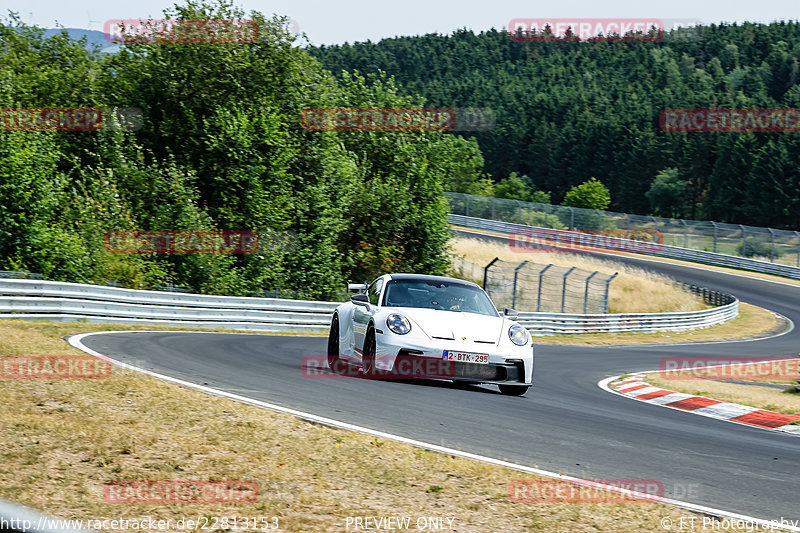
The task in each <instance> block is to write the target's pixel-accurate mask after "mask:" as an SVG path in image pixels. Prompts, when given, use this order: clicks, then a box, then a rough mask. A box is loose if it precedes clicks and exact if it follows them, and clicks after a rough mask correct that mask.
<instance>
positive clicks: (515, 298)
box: [511, 261, 528, 309]
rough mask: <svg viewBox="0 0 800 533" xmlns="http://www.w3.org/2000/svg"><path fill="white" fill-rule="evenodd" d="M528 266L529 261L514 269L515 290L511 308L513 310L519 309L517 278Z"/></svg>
mask: <svg viewBox="0 0 800 533" xmlns="http://www.w3.org/2000/svg"><path fill="white" fill-rule="evenodd" d="M526 264H528V262H527V261H523V262H522V263H520V264H519V266H517V268H515V269H514V289H513V290H512V291H511V308H512V309H516V308H517V276H518V275H519V269H521V268H522V267H524V266H525V265H526Z"/></svg>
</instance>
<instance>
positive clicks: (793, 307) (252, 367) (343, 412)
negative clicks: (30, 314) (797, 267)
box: [83, 258, 800, 520]
mask: <svg viewBox="0 0 800 533" xmlns="http://www.w3.org/2000/svg"><path fill="white" fill-rule="evenodd" d="M620 259H621V260H623V261H625V262H628V263H633V264H639V265H640V266H643V267H646V268H648V269H651V270H655V271H658V272H663V273H666V274H668V275H670V276H672V277H674V278H676V279H678V280H681V281H684V282H687V283H694V284H698V285H703V286H707V287H710V288H714V289H718V290H722V291H725V292H729V293H731V294H734V295H736V296H737V297H738V298H739V299H740V300H741V301H743V302H748V303H752V304H755V305H758V306H762V307H766V308H768V309H770V310H773V311H776V312H778V313H780V314H782V315H784V316H786V317H788V318H789V319H791V320H792V321H794V322H795V323H798V324H800V287H792V286H788V285H781V284H775V283H770V282H767V281H762V280H757V279H753V278H745V277H741V276H733V275H728V274H722V273H718V272H713V271H707V270H701V269H698V268H691V267H685V266H679V265H673V264H669V263H661V262H648V261H643V260H638V259H631V258H620ZM83 343H84V344H85V345H86V346H88V347H89V348H91V349H93V350H96V351H98V352H100V353H102V354H105V355H108V356H110V357H112V358H113V359H117V360H119V361H122V362H127V363H130V364H135V365H138V366H140V367H143V368H146V369H148V370H152V371H154V372H158V373H161V374H166V375H169V376H172V377H175V378H178V379H182V380H185V381H189V382H192V383H197V384H205V385H208V386H210V387H213V388H216V389H221V390H225V391H229V392H233V393H236V394H239V395H243V396H247V397H249V398H253V399H257V400H261V401H266V402H270V403H274V404H278V405H281V406H284V407H289V408H293V409H297V410H301V411H305V412H310V413H314V414H316V415H320V416H324V417H329V418H333V419H336V420H340V421H344V422H348V423H351V424H357V425H360V426H363V427H367V428H370V429H375V430H379V431H384V432H387V433H392V434H396V435H401V436H404V437H407V438H411V439H416V440H419V441H424V442H429V443H433V444H438V445H442V446H447V447H450V448H455V449H458V450H463V451H467V452H471V453H476V454H480V455H485V456H489V457H493V458H497V459H502V460H507V461H511V462H514V463H518V464H521V465H526V466H534V467H537V468H541V469H546V470H551V471H555V472H559V473H563V474H569V475H572V476H576V477H581V478H589V479H626V480H632V479H637V480H655V481H657V482H660V483H662V484H663V486H664V489H665V496H667V497H671V498H674V499H678V500H683V501H688V502H692V503H695V504H700V505H704V506H708V507H712V508H717V509H723V510H726V511H730V512H734V513H739V514H744V515H748V516H754V517H757V518H762V519H765V520H780V519H781V518H785V519H792V520H798V519H800V437H798V436H792V435H788V434H782V433H777V432H771V431H766V430H762V429H758V428H752V427H746V426H742V425H738V424H733V423H730V422H726V421H721V420H714V419H710V418H707V417H702V416H697V415H693V414H690V413H683V412H679V411H675V410H672V409H665V408H662V407H659V406H655V405H648V404H645V403H643V402H637V401H635V400H631V399H627V398H622V397H620V396H617V395H615V394H610V393H608V392H606V391H603V390H601V389H600V388H599V387H598V386H597V382H598V381H600V380H602V379H603V378H606V377H609V376H613V375H617V374H621V373H626V372H632V371H641V370H652V369H656V368H658V366H659V360H660V359H661V358H663V357H667V356H711V355H713V356H722V357H724V356H735V355H740V356H753V355H758V356H774V355H791V356H795V355H797V353H798V351H800V328H798V329H795V330H793V331H791V332H789V333H787V334H784V335H781V336H778V337H773V338H768V339H763V340H757V341H747V342H728V343H709V344H684V345H672V346H668V345H659V346H656V345H651V346H627V347H602V348H601V347H575V346H563V345H561V346H558V345H547V344H543V343H540V344H539V345H538V347H537V349H536V363H535V374H534V387H533V388H532V389H531V390H530V391H529V392H528V394H527V395H526V396H525V397H521V398H518V397H508V396H502V395H500V394H499V393H498V392H497V390H496V388H495V387H489V386H485V387H484V386H470V387H467V388H466V389H462V388H457V387H456V386H454V385H452V384H450V383H446V382H432V381H426V382H422V381H420V382H396V381H371V380H363V379H308V378H306V377H304V376H303V375H302V373H301V368H300V360H301V358H302V357H304V356H307V355H322V354H324V351H325V339H324V338H320V337H313V338H312V337H294V336H266V335H252V334H241V335H231V334H215V333H179V332H175V333H152V332H138V333H137V332H125V333H114V334H107V335H96V336H91V337H87V338H85V339H84V340H83ZM520 477H523V475H521V474H516V475H515V474H514V473H510V474H509V481H511V480H512V479H515V478H520Z"/></svg>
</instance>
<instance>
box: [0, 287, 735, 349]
mask: <svg viewBox="0 0 800 533" xmlns="http://www.w3.org/2000/svg"><path fill="white" fill-rule="evenodd" d="M698 290H699V291H702V292H705V293H706V294H707V295H709V296H708V298H712V296H711V295H712V294H715V293H714V291H709V290H708V289H698ZM724 297H726V298H728V300H725V302H726V303H725V304H724V305H723V306H722V307H717V308H714V309H708V310H703V311H694V312H688V313H640V314H615V315H608V314H605V315H576V314H561V313H520V323H521V324H522V325H524V326H525V327H527V328H528V329H530V330H531V331H532V333H534V334H541V335H548V334H553V333H595V332H601V331H605V332H632V331H677V330H682V329H691V328H697V327H707V326H711V325H714V324H718V323H721V322H724V321H725V320H729V319H731V318H734V317H736V315H737V314H738V300H736V298H734V297H733V296H730V295H724ZM713 298H723V296H719V295H718V294H717V295H716V296H713ZM707 301H709V300H708V299H707ZM718 301H719V302H721V301H722V300H718ZM709 303H712V302H711V301H709ZM337 305H339V303H338V302H319V301H303V300H284V299H274V298H239V297H230V296H209V295H202V294H182V293H162V292H157V291H140V290H133V289H120V288H114V287H103V286H99V285H82V284H79V283H63V282H58V281H38V280H26V279H0V319H23V320H36V319H46V320H57V321H67V322H69V321H87V322H91V323H118V324H161V325H172V326H180V327H203V328H230V329H240V330H252V331H275V332H281V331H284V332H285V331H297V332H327V331H328V327H329V325H330V318H331V314H332V312H333V310H334V308H335V307H336V306H337Z"/></svg>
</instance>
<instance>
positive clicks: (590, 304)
mask: <svg viewBox="0 0 800 533" xmlns="http://www.w3.org/2000/svg"><path fill="white" fill-rule="evenodd" d="M616 276H617V275H616V274H613V275H609V274H604V273H602V272H597V271H594V272H592V271H588V270H582V269H580V268H576V267H561V266H556V265H545V264H541V263H533V262H531V261H523V262H521V263H516V262H509V261H501V260H499V259H495V260H494V261H492V262H491V263H489V265H487V266H486V270H485V277H484V288H485V289H486V292H487V293H489V296H491V298H492V301H494V304H495V305H496V306H497V307H498V309H502V308H503V307H510V308H512V309H517V310H519V311H525V312H534V311H535V312H540V313H584V314H597V313H608V288H609V284H610V283H611V280H613V279H614V278H615V277H616Z"/></svg>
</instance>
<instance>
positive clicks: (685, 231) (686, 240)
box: [681, 219, 689, 248]
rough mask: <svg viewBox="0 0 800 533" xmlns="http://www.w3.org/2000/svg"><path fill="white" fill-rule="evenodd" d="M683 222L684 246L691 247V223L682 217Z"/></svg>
mask: <svg viewBox="0 0 800 533" xmlns="http://www.w3.org/2000/svg"><path fill="white" fill-rule="evenodd" d="M681 224H683V247H684V248H688V247H689V244H688V243H689V224H687V223H686V221H685V220H683V219H681Z"/></svg>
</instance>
